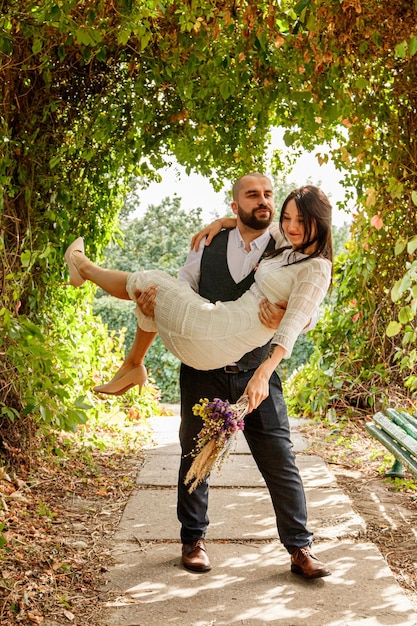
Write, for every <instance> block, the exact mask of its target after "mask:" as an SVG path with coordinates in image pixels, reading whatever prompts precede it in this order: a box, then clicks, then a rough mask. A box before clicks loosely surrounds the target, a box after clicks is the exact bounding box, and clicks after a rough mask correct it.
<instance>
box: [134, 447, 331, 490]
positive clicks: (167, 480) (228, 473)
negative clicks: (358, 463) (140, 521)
mask: <svg viewBox="0 0 417 626" xmlns="http://www.w3.org/2000/svg"><path fill="white" fill-rule="evenodd" d="M158 450H159V453H158V454H152V453H151V452H150V451H149V452H148V453H147V455H146V458H145V462H144V464H143V466H142V468H141V470H140V472H139V475H138V477H137V483H136V484H137V485H138V486H139V485H141V486H144V485H147V486H158V487H171V486H172V485H176V483H177V476H178V467H179V455H171V454H165V455H164V454H161V451H163V448H158ZM297 466H298V468H299V470H300V474H301V477H302V480H303V483H304V486H305V487H313V486H317V487H318V486H321V487H336V486H337V483H336V480H335V478H334V476H333V474H331V473H330V472H329V470H328V469H327V467H326V464H325V463H324V461H323V460H322V459H321V458H320V457H318V456H304V455H297ZM210 485H211V486H212V487H263V486H265V481H264V479H263V478H262V476H261V474H260V472H259V470H258V467H257V465H256V463H255V461H254V459H253V457H252V455H250V454H246V455H245V454H231V455H230V457H229V458H228V459H226V460H225V462H224V463H223V466H222V468H221V470H220V471H218V470H214V471H213V472H212V474H211V477H210Z"/></svg>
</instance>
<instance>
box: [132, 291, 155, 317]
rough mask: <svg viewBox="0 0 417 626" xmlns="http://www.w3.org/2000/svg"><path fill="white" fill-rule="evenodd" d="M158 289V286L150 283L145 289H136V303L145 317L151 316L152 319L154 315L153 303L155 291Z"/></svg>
mask: <svg viewBox="0 0 417 626" xmlns="http://www.w3.org/2000/svg"><path fill="white" fill-rule="evenodd" d="M157 291H158V287H157V286H156V285H152V286H151V287H148V289H145V291H139V289H138V291H136V293H135V296H136V304H137V305H138V307H139V309H140V311H141V313H143V315H146V317H151V318H152V319H153V318H154V317H155V304H156V293H157Z"/></svg>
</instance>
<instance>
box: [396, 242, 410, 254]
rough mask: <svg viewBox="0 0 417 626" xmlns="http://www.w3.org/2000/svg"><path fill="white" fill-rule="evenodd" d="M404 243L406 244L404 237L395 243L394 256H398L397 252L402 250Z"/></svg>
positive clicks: (399, 252)
mask: <svg viewBox="0 0 417 626" xmlns="http://www.w3.org/2000/svg"><path fill="white" fill-rule="evenodd" d="M406 245H407V241H406V240H405V239H399V240H398V241H397V243H396V244H395V248H394V254H395V256H398V255H399V254H401V253H402V252H404V250H405V247H406Z"/></svg>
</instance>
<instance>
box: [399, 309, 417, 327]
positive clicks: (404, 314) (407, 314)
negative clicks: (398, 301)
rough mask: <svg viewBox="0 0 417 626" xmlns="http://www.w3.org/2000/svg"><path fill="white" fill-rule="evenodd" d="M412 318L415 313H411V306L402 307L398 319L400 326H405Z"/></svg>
mask: <svg viewBox="0 0 417 626" xmlns="http://www.w3.org/2000/svg"><path fill="white" fill-rule="evenodd" d="M414 317H415V312H414V311H413V308H412V307H411V306H404V307H402V309H400V310H399V313H398V319H399V321H400V322H401V324H407V323H408V322H411V320H413V319H414Z"/></svg>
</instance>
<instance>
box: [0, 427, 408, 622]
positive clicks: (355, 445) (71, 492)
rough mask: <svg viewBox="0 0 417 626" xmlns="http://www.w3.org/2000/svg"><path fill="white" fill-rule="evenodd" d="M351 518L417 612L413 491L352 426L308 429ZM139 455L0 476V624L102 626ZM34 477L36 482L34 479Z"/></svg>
mask: <svg viewBox="0 0 417 626" xmlns="http://www.w3.org/2000/svg"><path fill="white" fill-rule="evenodd" d="M306 434H307V435H308V437H309V439H310V440H311V447H310V448H309V451H308V452H311V453H312V454H317V455H320V456H321V457H322V458H323V459H324V460H325V461H326V462H327V463H328V464H329V468H330V470H331V471H332V472H333V473H334V475H335V477H336V478H337V481H338V483H339V485H340V487H341V488H342V489H343V491H344V492H345V493H346V494H347V495H348V496H349V497H350V498H351V500H352V504H353V507H354V509H355V510H356V511H357V512H358V513H359V514H360V515H361V516H362V518H363V519H364V520H365V522H366V528H367V531H366V532H367V539H368V540H369V541H372V542H373V543H375V544H376V545H377V546H378V548H379V550H380V551H381V553H382V554H383V555H384V557H385V559H386V561H387V563H388V564H389V566H390V568H391V570H392V571H393V573H394V575H395V577H396V579H397V580H398V583H399V584H400V585H401V587H402V588H403V589H404V592H405V593H406V594H407V596H408V597H409V599H410V601H411V602H412V603H413V605H414V606H415V607H416V609H417V485H416V483H415V482H413V481H412V477H411V476H409V477H408V478H407V479H406V480H401V481H400V480H398V479H397V480H395V481H393V480H392V479H386V478H385V477H384V474H383V473H381V467H384V466H385V469H388V468H389V461H388V459H387V455H386V453H385V452H384V451H383V450H382V449H381V447H380V445H379V444H378V443H377V442H374V441H373V440H371V439H370V437H369V435H367V433H366V431H365V428H364V421H363V420H359V421H357V422H354V423H350V424H349V425H348V426H345V428H344V429H342V430H339V429H337V428H335V429H334V430H333V431H331V429H330V428H329V427H324V426H323V425H319V424H316V423H312V424H311V423H310V424H309V425H308V426H307V427H306ZM142 462H143V455H142V453H141V452H138V453H128V454H124V453H122V452H120V451H118V452H114V451H111V452H110V451H109V450H107V451H100V450H99V449H96V450H95V451H94V452H91V453H90V454H89V455H88V456H86V455H85V454H79V453H77V450H76V446H74V451H73V454H72V455H70V456H69V458H67V457H66V458H65V460H61V461H60V460H59V459H58V460H56V461H55V462H54V463H53V464H51V462H49V461H48V462H46V461H45V462H43V463H38V465H37V466H36V468H35V467H32V468H30V471H29V470H28V469H27V468H25V467H23V466H22V467H21V471H19V472H17V473H16V476H10V475H7V474H6V473H5V472H4V471H3V474H0V503H1V506H0V523H2V524H4V527H3V534H4V536H5V538H6V540H7V543H6V544H5V545H4V546H3V547H1V562H0V624H1V625H2V626H3V625H6V624H7V625H8V626H12V625H14V624H23V625H25V626H26V625H33V624H43V626H64V625H66V626H68V625H73V626H103V624H102V620H101V618H100V614H101V607H102V606H103V602H104V601H105V598H104V597H101V591H100V589H101V588H102V585H103V583H104V575H105V572H106V570H107V568H108V567H109V565H110V562H111V560H110V559H111V556H110V553H111V548H112V535H113V532H114V530H115V529H116V527H117V525H118V522H119V519H120V517H121V514H122V511H123V508H124V506H125V504H126V502H127V500H128V498H129V495H130V493H131V490H132V489H133V486H134V482H135V478H136V475H137V473H138V470H139V468H140V466H141V464H142ZM34 476H35V478H34Z"/></svg>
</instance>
